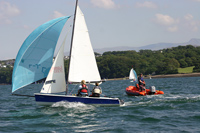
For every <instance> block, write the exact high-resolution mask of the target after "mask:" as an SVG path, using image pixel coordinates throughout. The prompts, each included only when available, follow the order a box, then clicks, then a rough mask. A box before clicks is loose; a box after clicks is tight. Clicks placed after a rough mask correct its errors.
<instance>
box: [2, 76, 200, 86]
mask: <svg viewBox="0 0 200 133" xmlns="http://www.w3.org/2000/svg"><path fill="white" fill-rule="evenodd" d="M150 77H151V78H152V79H153V78H180V77H200V73H181V74H166V75H153V76H149V75H144V79H149V78H150ZM126 79H128V77H124V78H113V79H106V81H112V80H126ZM102 81H103V82H104V80H103V79H102ZM0 85H11V84H0Z"/></svg>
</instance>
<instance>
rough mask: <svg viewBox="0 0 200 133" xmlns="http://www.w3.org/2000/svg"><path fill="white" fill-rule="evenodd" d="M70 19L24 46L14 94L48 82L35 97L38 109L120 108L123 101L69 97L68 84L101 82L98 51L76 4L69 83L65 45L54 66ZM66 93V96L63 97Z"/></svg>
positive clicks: (34, 36)
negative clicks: (64, 105) (67, 105)
mask: <svg viewBox="0 0 200 133" xmlns="http://www.w3.org/2000/svg"><path fill="white" fill-rule="evenodd" d="M69 18H70V16H65V17H60V18H57V19H54V20H51V21H49V22H47V23H45V24H43V25H41V26H39V27H38V28H37V29H35V30H34V31H33V32H32V33H31V34H30V35H29V36H28V37H27V39H26V40H25V41H24V43H23V44H22V46H21V48H20V50H19V52H18V55H17V57H16V62H15V65H14V69H13V75H12V78H13V79H12V93H13V92H15V91H16V90H18V89H20V88H22V87H24V86H26V85H28V84H31V83H32V82H35V81H37V80H40V79H43V78H46V81H45V83H44V85H43V87H42V89H41V91H40V93H35V94H34V97H35V101H36V103H37V104H38V105H52V104H54V103H56V102H61V101H66V102H81V103H84V104H91V105H103V106H116V105H117V106H119V105H123V104H124V102H123V100H120V99H119V98H109V97H89V96H85V97H81V96H75V95H70V94H68V83H69V82H70V83H77V84H78V83H80V82H81V80H85V81H86V82H87V83H94V82H100V81H101V77H100V74H99V70H98V67H97V63H96V59H95V55H94V51H93V49H92V45H91V42H90V38H89V33H88V29H87V26H86V23H85V18H84V15H83V13H82V11H81V9H80V8H79V6H78V0H77V1H76V8H75V15H74V22H73V31H72V39H71V48H70V56H69V57H70V59H69V70H68V81H67V85H66V80H65V71H64V59H63V58H64V44H65V40H64V41H63V43H62V45H61V47H60V49H59V51H58V54H57V56H56V58H55V60H54V62H53V64H52V60H53V55H54V51H55V46H56V44H57V40H58V38H59V35H60V32H61V30H62V28H63V26H64V24H65V23H66V21H67V20H68V19H69ZM62 92H66V94H61V93H62Z"/></svg>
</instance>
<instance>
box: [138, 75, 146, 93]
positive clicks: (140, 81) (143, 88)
mask: <svg viewBox="0 0 200 133" xmlns="http://www.w3.org/2000/svg"><path fill="white" fill-rule="evenodd" d="M138 82H139V86H140V91H143V90H146V88H145V81H144V79H143V74H142V73H140V76H139V77H138Z"/></svg>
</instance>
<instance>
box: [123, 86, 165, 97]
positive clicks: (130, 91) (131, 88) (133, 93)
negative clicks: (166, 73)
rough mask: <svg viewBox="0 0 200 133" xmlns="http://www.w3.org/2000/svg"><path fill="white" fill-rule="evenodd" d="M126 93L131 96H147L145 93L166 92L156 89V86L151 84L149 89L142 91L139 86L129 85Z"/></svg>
mask: <svg viewBox="0 0 200 133" xmlns="http://www.w3.org/2000/svg"><path fill="white" fill-rule="evenodd" d="M126 94H127V95H129V96H145V95H160V94H164V92H163V91H160V90H156V88H155V86H151V87H150V88H149V89H146V90H143V91H140V90H139V87H135V86H129V87H127V88H126Z"/></svg>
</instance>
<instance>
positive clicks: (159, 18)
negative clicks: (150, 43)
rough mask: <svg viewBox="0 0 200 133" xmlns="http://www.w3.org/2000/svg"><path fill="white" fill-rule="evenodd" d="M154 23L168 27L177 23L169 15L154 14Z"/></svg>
mask: <svg viewBox="0 0 200 133" xmlns="http://www.w3.org/2000/svg"><path fill="white" fill-rule="evenodd" d="M156 22H157V23H158V24H161V25H166V26H169V25H172V24H176V23H178V19H177V20H175V19H174V18H172V17H170V16H169V15H163V14H156Z"/></svg>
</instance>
